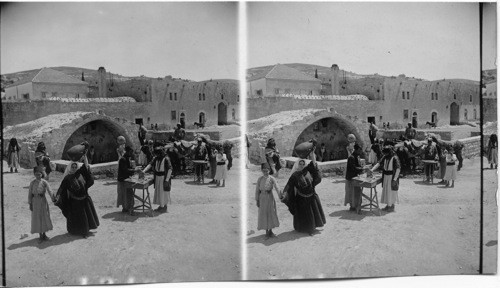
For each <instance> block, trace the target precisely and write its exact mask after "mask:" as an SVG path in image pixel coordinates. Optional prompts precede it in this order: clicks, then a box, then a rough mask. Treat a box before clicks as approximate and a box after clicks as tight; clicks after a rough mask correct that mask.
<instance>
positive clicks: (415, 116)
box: [411, 112, 418, 128]
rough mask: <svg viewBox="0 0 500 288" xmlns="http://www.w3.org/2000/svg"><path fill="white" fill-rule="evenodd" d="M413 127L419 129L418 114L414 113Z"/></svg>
mask: <svg viewBox="0 0 500 288" xmlns="http://www.w3.org/2000/svg"><path fill="white" fill-rule="evenodd" d="M411 125H412V126H413V127H414V128H417V127H418V114H417V112H413V116H412V118H411Z"/></svg>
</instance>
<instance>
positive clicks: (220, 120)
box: [217, 102, 227, 125]
mask: <svg viewBox="0 0 500 288" xmlns="http://www.w3.org/2000/svg"><path fill="white" fill-rule="evenodd" d="M217 111H218V113H217V125H226V124H227V105H226V104H224V103H223V102H220V103H219V105H218V109H217Z"/></svg>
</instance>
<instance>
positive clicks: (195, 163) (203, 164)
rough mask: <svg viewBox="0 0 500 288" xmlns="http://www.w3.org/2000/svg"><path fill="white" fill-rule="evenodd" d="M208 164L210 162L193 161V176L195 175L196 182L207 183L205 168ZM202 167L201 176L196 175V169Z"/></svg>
mask: <svg viewBox="0 0 500 288" xmlns="http://www.w3.org/2000/svg"><path fill="white" fill-rule="evenodd" d="M207 164H208V161H205V160H193V175H194V182H198V183H201V184H203V183H205V167H206V165H207ZM198 167H200V169H201V175H200V176H198V175H196V169H197V168H198Z"/></svg>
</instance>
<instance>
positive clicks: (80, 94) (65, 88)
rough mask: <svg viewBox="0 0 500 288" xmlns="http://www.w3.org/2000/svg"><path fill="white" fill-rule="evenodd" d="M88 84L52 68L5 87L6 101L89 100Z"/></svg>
mask: <svg viewBox="0 0 500 288" xmlns="http://www.w3.org/2000/svg"><path fill="white" fill-rule="evenodd" d="M88 91H89V89H88V84H87V82H85V81H81V80H80V79H77V78H74V77H72V76H69V75H66V74H64V73H62V72H59V71H56V70H54V69H51V68H42V69H40V71H39V72H38V73H36V75H35V76H34V77H30V78H27V79H25V80H23V81H19V82H16V83H14V84H12V85H10V86H7V87H5V100H6V101H29V100H37V99H46V98H50V97H61V98H87V94H88Z"/></svg>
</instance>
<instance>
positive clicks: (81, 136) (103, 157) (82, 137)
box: [61, 120, 131, 164]
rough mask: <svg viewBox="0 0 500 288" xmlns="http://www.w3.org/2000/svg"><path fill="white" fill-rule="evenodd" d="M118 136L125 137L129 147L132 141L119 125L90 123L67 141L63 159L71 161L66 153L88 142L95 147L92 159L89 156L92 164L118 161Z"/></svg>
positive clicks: (106, 122) (99, 122)
mask: <svg viewBox="0 0 500 288" xmlns="http://www.w3.org/2000/svg"><path fill="white" fill-rule="evenodd" d="M118 136H123V137H125V139H126V141H127V145H130V143H131V141H130V139H128V136H127V135H126V133H125V130H124V129H123V128H121V127H119V126H118V125H116V124H113V123H111V122H109V121H105V120H96V121H91V122H88V123H86V124H84V125H83V126H81V127H80V128H78V129H77V130H76V131H75V132H73V134H71V136H70V137H69V138H68V140H66V144H65V146H64V149H63V153H62V157H61V159H63V160H70V159H69V158H68V155H67V154H66V151H68V149H69V148H71V147H73V146H74V145H77V144H80V143H82V142H83V141H87V142H88V143H89V144H90V146H94V151H95V153H94V155H93V156H92V157H90V156H89V155H87V157H89V162H90V163H91V164H97V163H105V162H112V161H117V160H118V154H117V153H116V148H118V143H117V142H116V139H117V138H118ZM91 158H92V159H91Z"/></svg>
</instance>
